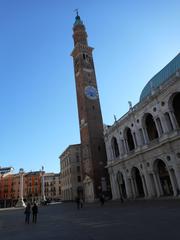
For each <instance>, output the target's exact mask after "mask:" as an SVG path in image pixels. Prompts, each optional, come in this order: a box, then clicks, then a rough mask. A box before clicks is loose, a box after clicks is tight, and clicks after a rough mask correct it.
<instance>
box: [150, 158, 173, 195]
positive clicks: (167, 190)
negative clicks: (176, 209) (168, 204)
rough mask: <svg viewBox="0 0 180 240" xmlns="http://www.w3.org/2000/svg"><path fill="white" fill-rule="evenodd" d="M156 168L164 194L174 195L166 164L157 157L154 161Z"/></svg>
mask: <svg viewBox="0 0 180 240" xmlns="http://www.w3.org/2000/svg"><path fill="white" fill-rule="evenodd" d="M154 170H155V172H156V173H157V176H158V178H159V183H160V187H161V189H162V193H163V195H164V196H170V195H173V188H172V183H171V179H170V176H169V172H168V170H167V166H166V164H165V163H164V162H163V161H162V160H161V159H157V160H156V161H155V163H154Z"/></svg>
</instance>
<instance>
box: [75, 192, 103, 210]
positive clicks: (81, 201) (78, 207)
mask: <svg viewBox="0 0 180 240" xmlns="http://www.w3.org/2000/svg"><path fill="white" fill-rule="evenodd" d="M99 201H100V204H101V206H103V205H104V203H105V196H104V194H101V195H100V197H99ZM83 203H84V201H83V198H81V197H79V196H77V197H76V204H77V209H80V208H83Z"/></svg>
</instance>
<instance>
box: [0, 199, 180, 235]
mask: <svg viewBox="0 0 180 240" xmlns="http://www.w3.org/2000/svg"><path fill="white" fill-rule="evenodd" d="M23 213H24V209H17V210H16V209H14V210H10V209H8V210H6V211H5V210H4V211H0V240H16V239H18V240H21V239H22V240H26V239H27V240H32V239H34V240H36V239H37V240H41V239H43V240H46V239H48V240H51V239H52V240H55V239H63V240H71V239H72V240H74V239H77V240H107V239H108V240H114V239H122V240H124V239H125V240H126V239H127V240H129V239H133V240H136V239H137V240H141V239H143V240H146V239H147V240H149V239H153V240H156V239H158V240H160V239H163V240H166V239H168V240H169V239H173V240H176V239H177V240H179V239H180V231H179V224H180V200H159V201H132V202H126V203H123V204H121V203H120V202H118V201H115V202H107V203H105V205H104V206H103V207H100V205H99V203H95V204H86V205H85V206H84V208H83V209H80V210H77V209H76V204H75V203H63V204H59V205H50V206H44V207H40V208H39V216H38V222H37V224H33V223H30V224H29V225H28V224H25V223H24V214H23Z"/></svg>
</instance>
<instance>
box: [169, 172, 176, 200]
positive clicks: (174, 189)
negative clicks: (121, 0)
mask: <svg viewBox="0 0 180 240" xmlns="http://www.w3.org/2000/svg"><path fill="white" fill-rule="evenodd" d="M168 172H169V177H170V180H171V184H172V188H173V195H174V196H177V187H176V184H175V182H174V176H172V172H171V170H169V171H168Z"/></svg>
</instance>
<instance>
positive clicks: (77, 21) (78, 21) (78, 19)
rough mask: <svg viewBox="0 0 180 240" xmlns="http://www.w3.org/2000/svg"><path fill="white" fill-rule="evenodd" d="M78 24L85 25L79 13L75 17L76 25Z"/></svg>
mask: <svg viewBox="0 0 180 240" xmlns="http://www.w3.org/2000/svg"><path fill="white" fill-rule="evenodd" d="M76 25H83V21H81V18H80V16H79V15H77V16H76V18H75V22H74V27H75V26H76Z"/></svg>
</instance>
